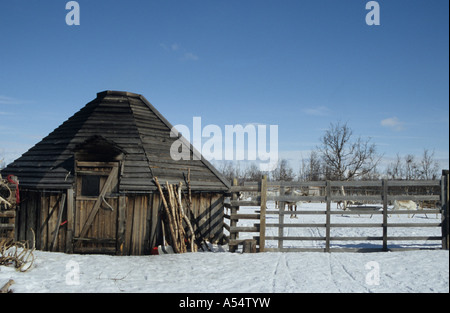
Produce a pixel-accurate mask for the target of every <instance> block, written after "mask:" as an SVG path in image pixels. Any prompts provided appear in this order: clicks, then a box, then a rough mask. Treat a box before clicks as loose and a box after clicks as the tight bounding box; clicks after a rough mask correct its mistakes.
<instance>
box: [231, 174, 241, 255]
mask: <svg viewBox="0 0 450 313" xmlns="http://www.w3.org/2000/svg"><path fill="white" fill-rule="evenodd" d="M237 185H238V180H237V179H236V178H234V179H233V183H232V186H237ZM237 198H238V197H237V195H236V193H235V192H233V193H232V194H231V200H232V201H233V200H237ZM238 211H239V207H236V206H232V207H231V215H233V214H237V212H238ZM236 225H237V221H236V220H233V219H232V220H231V221H230V228H233V227H236ZM237 238H239V234H238V233H235V232H230V241H235V240H236V239H237ZM236 247H237V246H235V245H230V248H229V250H230V252H235V251H236Z"/></svg>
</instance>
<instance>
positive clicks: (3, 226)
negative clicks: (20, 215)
mask: <svg viewBox="0 0 450 313" xmlns="http://www.w3.org/2000/svg"><path fill="white" fill-rule="evenodd" d="M15 221H16V211H15V210H8V211H0V240H2V239H7V238H8V239H14V236H15V231H14V230H15V224H16V223H15Z"/></svg>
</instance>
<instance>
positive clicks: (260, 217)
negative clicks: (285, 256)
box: [225, 171, 449, 252]
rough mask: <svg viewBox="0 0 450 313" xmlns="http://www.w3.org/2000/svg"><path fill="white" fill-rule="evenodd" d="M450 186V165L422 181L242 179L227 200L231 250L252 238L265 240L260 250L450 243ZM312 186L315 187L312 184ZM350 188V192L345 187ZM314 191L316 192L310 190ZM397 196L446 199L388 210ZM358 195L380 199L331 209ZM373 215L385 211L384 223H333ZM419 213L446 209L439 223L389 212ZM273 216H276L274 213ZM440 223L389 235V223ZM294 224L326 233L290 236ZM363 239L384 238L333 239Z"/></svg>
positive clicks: (399, 225) (397, 225)
mask: <svg viewBox="0 0 450 313" xmlns="http://www.w3.org/2000/svg"><path fill="white" fill-rule="evenodd" d="M448 186H449V174H448V171H443V175H442V177H441V179H440V180H416V181H388V180H380V181H345V182H342V181H316V182H268V181H267V178H265V177H264V178H263V179H262V180H261V181H259V182H250V183H245V185H244V186H238V184H237V181H236V180H235V181H234V182H233V186H232V187H231V190H230V192H231V199H230V201H229V203H228V204H225V206H226V207H227V208H228V209H230V210H231V214H226V215H225V217H226V218H228V219H229V221H230V222H229V224H230V225H229V226H228V225H227V224H225V225H226V226H225V228H226V229H227V230H228V231H229V233H230V235H229V237H230V238H229V246H230V251H232V252H234V251H236V249H237V247H238V245H239V244H243V243H245V242H248V241H252V242H253V243H254V244H256V245H257V246H259V249H258V250H259V251H260V252H263V251H283V252H285V251H324V252H333V251H380V250H381V251H393V250H406V249H409V248H395V247H388V242H393V241H412V242H414V241H415V242H417V241H427V242H428V241H435V242H436V241H440V242H441V243H440V245H439V248H442V249H447V250H448V247H449V232H448V229H449V225H448V221H449V218H448V202H449V195H448V189H449V188H448ZM305 188H306V190H307V192H303V194H300V195H298V194H297V195H294V194H293V193H292V190H295V189H300V190H302V189H303V190H305ZM311 188H312V189H311ZM344 188H345V189H346V190H347V192H344ZM286 190H290V193H291V194H286ZM311 190H313V191H314V194H313V195H311V193H310V192H308V191H311ZM241 193H249V194H252V195H253V197H252V199H251V200H240V199H239V194H241ZM395 200H413V201H416V202H421V203H430V202H433V203H440V205H439V207H438V208H437V209H427V210H424V211H417V210H404V211H395V212H393V211H392V210H388V205H389V203H390V202H393V201H395ZM267 201H276V202H278V203H280V209H278V210H267ZM299 201H302V202H324V203H326V209H325V210H299V211H295V212H292V211H285V205H286V204H287V203H291V204H292V203H295V202H299ZM340 201H353V202H364V203H365V204H366V205H367V204H373V203H376V204H379V205H372V206H370V205H369V206H355V207H350V208H349V210H346V211H345V212H344V211H335V210H331V204H332V202H340ZM246 206H251V207H259V210H255V212H254V213H244V214H243V213H239V209H240V208H241V207H246ZM294 213H295V214H296V215H322V216H325V222H323V223H306V222H303V223H286V222H285V219H284V217H285V215H287V214H294ZM343 213H345V215H358V216H360V215H370V216H371V217H372V216H374V215H375V216H381V217H382V222H380V223H332V222H331V217H332V216H333V215H342V214H343ZM390 214H395V215H397V214H398V215H404V214H408V215H414V214H437V215H439V214H440V215H441V220H440V222H436V223H417V222H408V223H393V222H389V217H388V215H390ZM267 216H275V219H276V218H277V217H278V222H276V223H274V222H270V223H268V222H267ZM240 220H255V222H254V224H253V225H252V226H238V225H237V224H238V221H240ZM272 220H273V218H272ZM419 227H420V228H440V229H441V236H436V234H430V235H423V236H417V235H411V236H403V235H402V236H392V235H388V229H393V228H419ZM267 228H276V229H278V235H275V236H267V235H266V229H267ZM289 228H314V229H324V230H325V233H324V235H316V236H286V235H285V234H284V230H285V229H289ZM336 228H379V229H381V230H382V235H381V236H345V235H344V236H332V235H331V230H332V229H336ZM240 233H257V234H256V235H255V236H253V238H251V239H240V237H239V234H240ZM268 240H271V241H277V247H276V248H274V247H266V241H268ZM285 241H314V242H318V241H321V242H324V245H322V246H323V247H320V248H318V247H286V246H284V242H285ZM350 241H363V242H365V243H367V242H369V243H370V242H374V241H378V242H381V245H382V247H381V248H348V247H346V246H345V244H344V245H342V247H338V248H335V247H332V246H331V243H332V242H350ZM411 249H414V250H415V249H429V247H428V246H420V245H419V247H414V248H411Z"/></svg>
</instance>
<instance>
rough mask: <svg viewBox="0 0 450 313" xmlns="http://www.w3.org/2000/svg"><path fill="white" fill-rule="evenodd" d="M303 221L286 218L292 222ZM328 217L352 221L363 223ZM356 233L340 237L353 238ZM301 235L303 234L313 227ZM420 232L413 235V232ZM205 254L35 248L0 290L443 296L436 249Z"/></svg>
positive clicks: (444, 260)
mask: <svg viewBox="0 0 450 313" xmlns="http://www.w3.org/2000/svg"><path fill="white" fill-rule="evenodd" d="M302 209H303V207H302ZM304 218H306V216H303V217H302V216H299V218H298V219H297V220H296V219H292V220H293V221H294V222H295V223H299V222H300V221H302V219H304ZM308 218H311V217H308ZM336 218H339V219H346V220H347V221H348V222H352V221H356V222H357V223H361V222H362V220H365V219H370V217H368V216H366V217H358V216H356V217H349V216H345V215H344V216H340V215H339V217H336ZM375 218H376V217H375V216H374V217H372V220H370V222H372V223H373V222H374V220H373V219H375ZM377 218H378V217H377ZM393 218H394V217H393ZM405 218H407V217H399V219H405ZM414 218H417V219H420V221H421V222H424V221H426V220H430V221H431V222H436V220H437V219H436V217H432V216H428V217H427V218H425V217H420V216H417V217H414ZM287 219H289V216H288V217H286V220H287ZM344 230H347V232H348V231H350V229H348V228H344ZM357 230H358V229H354V230H353V229H352V231H350V232H352V233H350V234H349V233H345V235H346V236H354V235H358V234H355V232H357ZM288 231H290V232H291V233H289V235H294V232H296V230H295V228H291V229H290V230H288ZM303 231H305V230H303ZM306 231H309V232H310V234H311V232H313V233H314V232H316V231H319V230H317V229H312V230H306ZM429 231H430V229H428V230H427V233H429ZM421 232H422V231H421V230H420V229H419V230H417V231H416V233H417V234H418V235H421ZM286 234H287V233H286ZM340 235H342V234H340ZM288 244H289V243H288ZM293 244H298V242H295V243H293ZM312 244H313V246H316V245H317V246H320V245H321V243H319V242H318V243H314V242H312ZM339 244H342V242H341V243H339ZM345 244H348V243H345ZM350 244H351V243H350ZM273 245H275V243H273ZM213 251H214V252H199V253H186V254H179V255H175V254H171V255H160V256H123V257H119V256H104V255H68V254H64V253H50V252H42V251H35V256H36V261H35V263H34V265H33V267H32V268H31V270H29V271H28V272H25V273H20V272H17V271H16V270H15V269H14V268H12V267H5V266H0V287H1V286H3V285H4V284H5V283H6V282H7V281H8V280H9V279H13V280H14V281H15V284H14V285H12V287H11V290H12V291H13V292H15V293H34V292H64V293H66V292H67V293H72V292H85V293H95V292H111V293H117V292H151V293H163V292H164V293H174V292H176V293H186V292H188V293H192V292H193V293H204V292H207V293H211V292H218V293H236V292H238V293H290V292H301V293H309V292H313V293H320V292H332V293H339V292H345V293H349V292H361V293H366V292H402V293H403V292H407V293H409V292H420V293H422V292H439V293H441V292H446V293H448V292H449V252H448V251H443V250H432V251H402V252H376V253H322V252H303V253H297V252H289V253H278V252H267V253H257V254H241V253H229V252H227V251H228V247H226V246H214V249H213Z"/></svg>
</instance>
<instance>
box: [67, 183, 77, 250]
mask: <svg viewBox="0 0 450 313" xmlns="http://www.w3.org/2000/svg"><path fill="white" fill-rule="evenodd" d="M74 204H75V203H74V190H73V189H72V188H70V189H68V190H67V231H66V253H73V236H74V233H75V211H74Z"/></svg>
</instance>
